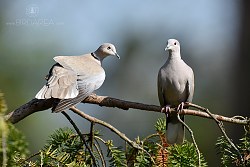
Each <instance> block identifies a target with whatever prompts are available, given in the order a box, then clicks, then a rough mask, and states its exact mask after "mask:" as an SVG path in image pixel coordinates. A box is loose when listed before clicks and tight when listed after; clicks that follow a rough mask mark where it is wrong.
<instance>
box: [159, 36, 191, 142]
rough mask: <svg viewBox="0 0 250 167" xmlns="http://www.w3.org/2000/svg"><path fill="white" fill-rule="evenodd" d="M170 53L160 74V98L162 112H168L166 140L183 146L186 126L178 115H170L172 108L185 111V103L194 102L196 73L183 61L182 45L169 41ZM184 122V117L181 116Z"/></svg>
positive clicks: (173, 40)
mask: <svg viewBox="0 0 250 167" xmlns="http://www.w3.org/2000/svg"><path fill="white" fill-rule="evenodd" d="M167 50H168V52H169V57H168V59H167V61H166V63H165V64H164V65H163V66H162V67H161V68H160V70H159V73H158V97H159V101H160V105H161V107H163V109H162V111H165V112H166V115H167V118H166V130H167V131H166V138H167V142H168V144H181V143H183V140H184V126H183V125H182V123H181V122H179V120H178V118H177V115H176V113H171V114H169V110H170V107H177V110H178V111H181V110H183V106H184V102H192V99H193V95H194V73H193V70H192V68H190V67H189V66H188V65H187V64H186V63H185V62H184V61H183V60H182V59H181V54H180V43H179V42H178V41H177V40H176V39H169V40H168V42H167V47H166V48H165V51H167ZM181 119H182V120H183V121H184V116H183V115H182V116H181Z"/></svg>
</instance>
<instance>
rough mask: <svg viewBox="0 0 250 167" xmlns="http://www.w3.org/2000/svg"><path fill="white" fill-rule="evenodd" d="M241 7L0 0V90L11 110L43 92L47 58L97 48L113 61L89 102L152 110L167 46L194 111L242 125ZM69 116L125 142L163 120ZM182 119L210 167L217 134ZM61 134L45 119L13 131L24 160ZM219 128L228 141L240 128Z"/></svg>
mask: <svg viewBox="0 0 250 167" xmlns="http://www.w3.org/2000/svg"><path fill="white" fill-rule="evenodd" d="M249 6H250V4H249V2H248V1H243V0H242V1H234V0H220V1H218V0H210V1H195V0H189V1H166V0H160V1H157V2H156V1H150V0H144V1H138V0H136V1H126V2H125V1H121V0H107V1H82V0H81V1H80V0H77V1H74V2H72V1H68V0H52V1H35V0H11V1H7V0H2V1H0V89H1V90H2V91H3V92H4V93H5V97H6V100H7V103H8V107H9V111H12V110H13V109H15V108H17V107H19V106H20V105H22V104H24V103H26V102H28V101H29V100H31V99H32V98H34V96H35V94H36V93H37V92H38V91H39V90H40V88H41V87H42V85H43V84H44V83H45V80H44V77H45V75H46V74H47V73H48V71H49V69H50V67H51V66H52V65H53V64H54V61H53V57H54V56H56V55H80V54H83V53H89V52H92V51H94V50H95V49H97V47H98V46H99V45H100V44H101V43H104V42H111V43H113V44H115V46H116V48H117V51H118V53H119V55H120V56H121V59H120V60H118V59H115V58H111V57H109V58H107V59H105V60H104V63H103V66H104V68H105V70H106V76H107V77H106V80H105V83H104V84H103V86H102V87H101V89H99V90H98V91H97V92H96V93H97V94H98V95H108V96H111V97H116V98H120V99H125V100H129V101H136V102H142V103H147V104H156V105H158V104H159V102H158V97H157V84H156V83H157V82H156V80H157V73H158V70H159V68H160V67H161V66H162V65H163V64H164V62H165V61H166V59H167V53H166V52H164V48H165V45H166V41H167V40H168V39H169V38H176V39H178V40H179V41H180V43H181V53H182V58H183V59H184V60H185V62H186V63H187V64H189V65H190V66H191V67H192V68H193V70H194V73H195V96H194V100H193V102H194V103H196V104H199V105H201V106H204V107H206V108H209V109H210V111H211V112H213V113H217V114H222V115H225V116H233V115H243V116H249V109H248V103H249V102H248V100H249V96H250V93H249V92H250V90H249V89H250V88H249V85H250V83H249V65H250V60H249V59H250V58H249V51H248V50H249V48H248V46H249V44H250V43H249V41H250V40H249V38H250V34H249V31H250V26H249V24H250V23H249V22H250V18H249V17H250V16H249V13H250V12H249V11H250V9H249ZM31 9H32V10H31ZM78 108H80V109H82V110H83V111H85V112H86V113H88V114H90V115H92V116H95V117H97V118H99V119H102V120H104V121H106V122H108V123H110V124H112V125H113V126H115V127H116V128H118V129H119V130H120V131H122V132H123V133H125V134H126V135H127V136H128V137H129V138H131V139H134V138H136V137H137V136H141V137H145V136H147V135H149V134H151V133H154V126H153V125H154V123H155V122H156V120H157V119H158V118H160V117H163V116H164V115H163V114H157V113H150V112H144V111H139V110H129V111H123V110H119V109H113V108H105V107H102V108H101V107H99V106H95V105H90V104H79V105H78ZM69 113H70V112H69ZM70 115H71V116H72V118H73V119H74V120H75V121H77V123H78V125H79V127H81V130H82V131H83V132H88V130H89V125H90V124H89V122H87V121H86V120H83V119H81V118H79V117H78V116H76V115H74V114H71V113H70ZM185 120H186V122H187V124H188V125H190V127H191V128H192V129H193V131H194V134H195V137H196V139H197V143H198V145H199V147H200V151H201V152H202V153H203V154H204V156H205V158H206V160H207V161H208V163H209V166H218V164H219V156H218V155H216V148H215V142H216V139H217V137H218V136H220V135H221V133H220V131H219V129H218V127H217V125H216V124H215V123H214V122H213V121H211V120H206V119H202V118H199V117H192V116H186V119H185ZM65 126H70V127H71V125H70V124H69V123H68V121H67V120H66V119H65V118H64V117H63V115H62V114H60V113H59V114H53V113H51V111H50V110H47V111H44V112H39V113H35V114H33V115H31V116H29V117H27V118H25V119H24V120H22V121H21V122H19V123H17V124H16V127H17V128H18V129H20V130H21V131H23V132H24V134H25V135H26V137H27V139H28V141H29V147H30V149H31V151H32V152H37V151H38V150H39V149H40V148H41V147H42V146H43V144H44V143H45V142H46V139H47V137H48V135H50V134H51V133H52V132H53V131H54V130H56V129H58V128H59V127H65ZM225 126H226V130H227V132H228V135H229V136H230V137H232V138H233V139H234V140H235V142H237V139H238V138H239V137H240V135H242V133H243V132H242V127H241V126H239V125H230V124H225ZM96 128H98V129H100V130H101V132H102V133H103V134H104V135H105V136H106V137H107V139H110V138H113V139H114V140H115V143H116V144H117V145H122V144H123V143H124V142H123V141H121V140H120V139H119V138H118V137H117V136H116V135H114V134H113V133H111V132H110V131H109V130H107V129H105V128H103V127H100V126H97V127H96ZM186 136H187V138H188V139H190V137H189V134H186Z"/></svg>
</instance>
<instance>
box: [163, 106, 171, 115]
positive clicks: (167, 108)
mask: <svg viewBox="0 0 250 167" xmlns="http://www.w3.org/2000/svg"><path fill="white" fill-rule="evenodd" d="M161 113H165V114H166V117H168V115H169V113H170V105H166V106H164V107H162V109H161Z"/></svg>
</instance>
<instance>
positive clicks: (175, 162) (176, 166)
mask: <svg viewBox="0 0 250 167" xmlns="http://www.w3.org/2000/svg"><path fill="white" fill-rule="evenodd" d="M168 151H169V157H168V167H181V166H183V165H184V164H185V166H187V167H196V166H198V154H197V152H196V149H195V146H194V144H193V143H190V142H188V141H185V142H184V143H183V144H182V145H172V146H170V147H168ZM205 166H207V163H206V162H205V159H204V157H203V156H201V167H205Z"/></svg>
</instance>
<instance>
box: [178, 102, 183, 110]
mask: <svg viewBox="0 0 250 167" xmlns="http://www.w3.org/2000/svg"><path fill="white" fill-rule="evenodd" d="M183 108H184V102H181V104H179V105H178V107H177V112H180V111H182V110H183Z"/></svg>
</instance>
